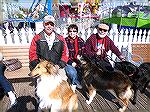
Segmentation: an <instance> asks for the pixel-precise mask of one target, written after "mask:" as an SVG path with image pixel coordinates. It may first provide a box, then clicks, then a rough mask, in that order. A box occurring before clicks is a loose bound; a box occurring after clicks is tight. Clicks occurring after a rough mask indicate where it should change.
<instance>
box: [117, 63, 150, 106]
mask: <svg viewBox="0 0 150 112" xmlns="http://www.w3.org/2000/svg"><path fill="white" fill-rule="evenodd" d="M114 68H115V69H117V70H121V71H122V72H123V73H124V74H126V75H127V76H128V77H129V78H130V80H131V82H132V83H133V87H132V88H133V90H134V96H133V100H132V103H133V104H136V100H137V91H138V90H141V92H142V93H144V92H145V90H146V88H147V86H148V84H149V82H150V63H149V62H145V63H142V64H141V65H140V66H139V67H137V66H135V65H134V64H132V63H131V62H128V61H123V62H115V66H114Z"/></svg>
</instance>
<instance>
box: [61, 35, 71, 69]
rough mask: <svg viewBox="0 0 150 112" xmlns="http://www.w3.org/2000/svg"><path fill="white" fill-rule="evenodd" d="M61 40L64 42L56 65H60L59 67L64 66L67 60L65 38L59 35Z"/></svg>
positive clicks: (67, 53)
mask: <svg viewBox="0 0 150 112" xmlns="http://www.w3.org/2000/svg"><path fill="white" fill-rule="evenodd" d="M61 40H62V41H63V42H64V50H63V52H62V56H61V60H60V61H59V62H58V65H60V67H61V68H63V67H65V66H66V64H67V62H68V58H69V52H68V47H67V43H66V41H65V39H64V38H63V37H61Z"/></svg>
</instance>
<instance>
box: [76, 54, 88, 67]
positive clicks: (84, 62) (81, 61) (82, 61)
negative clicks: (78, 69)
mask: <svg viewBox="0 0 150 112" xmlns="http://www.w3.org/2000/svg"><path fill="white" fill-rule="evenodd" d="M77 59H78V60H79V63H80V64H82V65H85V64H86V63H87V60H86V57H85V56H79V55H78V56H77Z"/></svg>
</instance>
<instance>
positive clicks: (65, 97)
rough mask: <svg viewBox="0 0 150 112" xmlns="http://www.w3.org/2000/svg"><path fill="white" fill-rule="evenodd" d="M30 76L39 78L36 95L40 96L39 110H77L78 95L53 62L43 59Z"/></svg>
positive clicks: (55, 111) (66, 111) (54, 111)
mask: <svg viewBox="0 0 150 112" xmlns="http://www.w3.org/2000/svg"><path fill="white" fill-rule="evenodd" d="M30 76H32V77H37V78H38V81H37V87H36V95H37V96H38V97H39V110H42V111H43V110H48V109H50V110H51V112H73V111H77V108H78V100H77V95H76V94H75V93H74V92H73V91H72V89H71V87H70V86H69V84H68V82H67V81H65V80H63V79H62V77H61V76H60V74H59V73H58V71H57V70H56V68H55V65H54V64H53V63H51V62H48V61H41V62H40V63H39V64H38V65H37V66H36V67H35V68H34V69H33V70H32V71H31V73H30ZM39 110H38V111H39Z"/></svg>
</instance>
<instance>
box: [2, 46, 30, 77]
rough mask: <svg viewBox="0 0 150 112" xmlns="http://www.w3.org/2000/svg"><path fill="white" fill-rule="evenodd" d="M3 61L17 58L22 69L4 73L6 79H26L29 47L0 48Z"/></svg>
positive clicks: (28, 71)
mask: <svg viewBox="0 0 150 112" xmlns="http://www.w3.org/2000/svg"><path fill="white" fill-rule="evenodd" d="M0 52H2V54H3V56H4V59H12V58H18V59H19V60H20V61H21V63H22V68H20V69H18V70H15V71H11V72H8V71H5V76H6V77H7V78H8V79H19V78H28V77H29V76H28V74H29V73H30V70H29V57H28V56H29V46H28V45H24V46H0Z"/></svg>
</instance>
